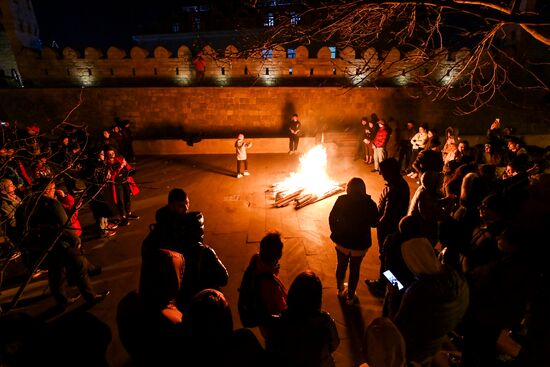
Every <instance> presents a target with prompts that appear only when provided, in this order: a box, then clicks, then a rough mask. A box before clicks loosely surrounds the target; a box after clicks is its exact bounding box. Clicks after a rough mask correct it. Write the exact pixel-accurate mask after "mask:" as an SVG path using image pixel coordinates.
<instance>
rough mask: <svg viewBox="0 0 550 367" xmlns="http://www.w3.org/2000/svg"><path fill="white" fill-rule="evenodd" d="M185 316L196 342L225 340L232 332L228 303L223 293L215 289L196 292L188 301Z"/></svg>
mask: <svg viewBox="0 0 550 367" xmlns="http://www.w3.org/2000/svg"><path fill="white" fill-rule="evenodd" d="M186 317H187V323H188V325H189V330H190V332H191V336H192V337H193V339H195V342H196V343H197V344H198V343H201V342H208V343H212V342H214V343H216V344H218V343H219V342H223V341H227V340H228V338H229V337H230V336H231V333H232V332H233V318H232V316H231V309H230V308H229V304H228V303H227V301H226V299H225V297H224V295H223V294H222V293H221V292H219V291H217V290H215V289H205V290H202V291H200V292H199V293H197V294H196V295H195V296H194V297H193V298H192V299H191V302H190V303H189V309H188V311H187V315H186ZM184 322H185V321H184Z"/></svg>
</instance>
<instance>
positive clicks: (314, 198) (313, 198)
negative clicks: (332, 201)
mask: <svg viewBox="0 0 550 367" xmlns="http://www.w3.org/2000/svg"><path fill="white" fill-rule="evenodd" d="M345 187H346V184H345V183H344V184H340V185H338V186H336V187H334V188H332V189H331V190H329V191H327V192H325V193H324V194H323V195H320V196H317V195H311V198H309V200H304V201H302V202H298V201H296V206H295V207H294V209H296V210H298V209H301V208H303V207H304V206H307V205H310V204H313V203H316V202H318V201H321V200H324V199H326V198H329V197H331V196H333V195H336V194H339V193H341V192H343V191H345V190H346V188H345Z"/></svg>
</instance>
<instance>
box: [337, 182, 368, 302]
mask: <svg viewBox="0 0 550 367" xmlns="http://www.w3.org/2000/svg"><path fill="white" fill-rule="evenodd" d="M377 223H378V209H377V208H376V203H375V202H374V201H373V200H372V199H371V197H370V195H367V192H366V188H365V182H364V181H363V180H362V179H360V178H358V177H354V178H352V179H351V180H350V181H349V182H348V187H347V194H346V195H342V196H340V197H338V199H336V202H335V203H334V207H333V208H332V210H331V212H330V215H329V225H330V230H331V232H332V233H331V235H330V238H331V239H332V241H334V243H335V244H336V256H337V261H338V264H337V266H336V285H337V287H338V295H339V296H341V297H342V296H344V295H346V302H347V304H349V305H351V304H353V302H354V301H355V290H356V288H357V283H358V281H359V270H360V267H361V262H362V261H363V257H364V256H365V254H366V253H367V250H368V249H369V247H370V246H371V244H372V239H371V227H375V226H376V224H377ZM348 263H349V268H350V274H349V280H348V281H349V284H348V289H347V291H346V289H345V287H344V278H345V277H346V270H347V268H348Z"/></svg>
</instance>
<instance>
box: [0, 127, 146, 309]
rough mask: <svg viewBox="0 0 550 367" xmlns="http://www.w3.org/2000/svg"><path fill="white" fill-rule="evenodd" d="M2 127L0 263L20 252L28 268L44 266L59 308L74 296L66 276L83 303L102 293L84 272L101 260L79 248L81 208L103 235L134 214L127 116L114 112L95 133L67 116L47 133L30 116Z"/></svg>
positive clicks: (89, 272)
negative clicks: (93, 261)
mask: <svg viewBox="0 0 550 367" xmlns="http://www.w3.org/2000/svg"><path fill="white" fill-rule="evenodd" d="M1 133H2V137H1V138H2V142H1V143H2V145H1V147H0V176H1V178H0V201H1V205H0V224H1V225H0V238H2V241H1V247H0V252H1V255H2V259H3V262H2V263H3V264H4V263H5V260H6V259H8V260H9V259H14V258H16V257H21V258H22V259H23V262H24V264H25V265H26V266H27V268H28V269H29V270H30V271H31V272H32V273H33V274H34V276H37V275H39V274H41V273H45V272H47V273H48V280H49V286H50V289H51V292H52V295H53V296H54V298H55V300H56V303H57V306H58V307H60V308H62V309H64V308H65V307H66V306H67V305H68V304H71V303H73V302H74V301H75V300H76V299H78V298H79V297H80V296H71V295H68V294H67V292H66V290H65V285H66V278H67V277H68V280H69V281H71V282H73V283H75V284H76V285H77V287H78V289H79V291H80V294H81V295H82V297H83V298H84V299H85V300H86V301H87V302H88V303H91V304H93V303H96V302H99V301H101V300H103V299H104V298H105V297H106V296H107V295H108V293H109V292H108V291H107V290H105V291H102V292H96V291H95V290H93V288H92V285H91V283H90V280H89V276H90V275H94V274H98V273H99V272H100V271H101V267H99V266H96V265H93V264H91V263H90V262H89V261H88V259H87V258H86V255H85V253H84V251H83V249H82V246H81V242H82V241H81V238H80V237H81V235H82V226H81V224H80V220H79V209H80V207H81V206H82V205H84V204H89V207H90V208H91V210H92V212H93V214H94V218H95V220H96V228H95V232H96V233H97V234H98V235H99V236H104V237H112V236H113V235H115V234H116V232H115V230H116V229H117V227H118V226H125V225H128V224H129V220H135V219H139V217H138V216H137V215H136V214H134V213H133V212H132V211H131V202H132V197H133V196H134V195H136V194H137V193H138V192H139V189H138V187H137V185H136V183H135V182H134V180H133V178H132V174H133V169H132V166H131V165H130V163H129V162H128V160H130V161H134V155H133V150H132V134H131V131H130V122H129V121H128V120H120V119H119V118H116V119H115V124H114V126H113V127H112V128H109V129H105V130H104V131H102V135H101V136H99V137H97V138H95V139H94V138H93V137H90V136H89V134H87V132H86V127H85V126H75V125H72V124H70V123H66V122H65V123H62V124H60V125H58V126H56V127H55V128H54V129H53V130H51V131H50V132H48V133H41V131H40V127H39V126H38V125H36V124H31V125H29V126H26V127H25V128H21V127H20V126H18V124H17V123H16V122H14V123H10V122H2V126H1ZM126 157H127V159H128V160H127V159H126ZM2 270H3V269H2Z"/></svg>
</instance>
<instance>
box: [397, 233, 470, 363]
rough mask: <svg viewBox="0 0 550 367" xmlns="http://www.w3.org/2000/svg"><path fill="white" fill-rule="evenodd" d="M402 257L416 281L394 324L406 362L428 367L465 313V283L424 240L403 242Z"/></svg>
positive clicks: (405, 295) (467, 302)
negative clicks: (403, 348)
mask: <svg viewBox="0 0 550 367" xmlns="http://www.w3.org/2000/svg"><path fill="white" fill-rule="evenodd" d="M401 254H402V256H403V260H404V262H405V264H406V266H407V267H408V269H409V270H410V271H411V272H412V273H413V274H414V276H415V280H414V282H413V283H412V284H411V285H410V286H409V287H408V288H407V290H406V291H405V294H404V296H403V300H402V302H401V306H400V307H399V311H398V312H397V315H396V316H395V319H394V323H395V325H396V326H397V328H398V329H399V331H400V332H401V334H402V335H403V339H404V340H405V345H406V350H407V360H408V361H409V362H416V363H418V364H419V365H420V366H426V367H427V366H431V362H432V359H433V357H434V356H435V355H436V353H437V352H438V351H439V350H440V349H441V346H442V343H443V340H444V338H445V336H446V335H447V333H449V332H450V331H452V330H453V329H454V328H455V327H456V326H457V325H458V324H459V322H460V321H461V320H462V318H463V316H464V314H465V313H466V310H467V308H468V304H469V299H470V294H469V289H468V284H467V283H466V281H465V279H464V278H463V277H462V276H461V275H459V274H458V272H456V271H454V270H452V269H451V268H448V267H445V266H444V265H442V264H441V263H440V262H439V260H438V259H437V256H436V253H435V251H434V249H433V247H432V244H431V243H430V242H429V241H428V240H427V239H425V238H413V239H411V240H409V241H405V242H404V243H403V244H402V245H401Z"/></svg>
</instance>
